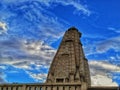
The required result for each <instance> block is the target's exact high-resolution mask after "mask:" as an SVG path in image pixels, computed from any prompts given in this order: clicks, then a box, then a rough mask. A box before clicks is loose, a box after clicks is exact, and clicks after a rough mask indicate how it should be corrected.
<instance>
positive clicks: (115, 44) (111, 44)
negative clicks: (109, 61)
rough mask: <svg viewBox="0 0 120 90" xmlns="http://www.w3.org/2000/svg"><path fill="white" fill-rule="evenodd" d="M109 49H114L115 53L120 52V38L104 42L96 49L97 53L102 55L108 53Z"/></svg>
mask: <svg viewBox="0 0 120 90" xmlns="http://www.w3.org/2000/svg"><path fill="white" fill-rule="evenodd" d="M109 49H114V50H115V51H119V50H120V37H114V38H110V39H108V40H104V41H102V42H100V43H99V44H98V45H97V48H96V50H97V52H100V53H103V52H106V51H107V50H109Z"/></svg>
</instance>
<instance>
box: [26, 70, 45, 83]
mask: <svg viewBox="0 0 120 90" xmlns="http://www.w3.org/2000/svg"><path fill="white" fill-rule="evenodd" d="M27 73H28V74H29V75H30V77H31V78H33V79H34V80H36V81H37V82H45V80H46V77H47V73H40V74H36V73H32V72H27Z"/></svg>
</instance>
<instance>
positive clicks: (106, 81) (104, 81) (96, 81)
mask: <svg viewBox="0 0 120 90" xmlns="http://www.w3.org/2000/svg"><path fill="white" fill-rule="evenodd" d="M91 83H92V86H118V84H117V83H116V82H113V81H112V79H111V78H109V77H107V76H103V75H99V74H97V75H95V76H91Z"/></svg>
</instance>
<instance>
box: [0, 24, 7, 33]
mask: <svg viewBox="0 0 120 90" xmlns="http://www.w3.org/2000/svg"><path fill="white" fill-rule="evenodd" d="M2 33H7V24H6V23H4V22H0V34H2Z"/></svg>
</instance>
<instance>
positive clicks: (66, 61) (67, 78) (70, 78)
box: [0, 27, 119, 90]
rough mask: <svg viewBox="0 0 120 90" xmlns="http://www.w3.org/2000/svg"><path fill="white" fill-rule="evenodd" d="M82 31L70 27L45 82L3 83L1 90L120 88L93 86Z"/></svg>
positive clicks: (99, 89)
mask: <svg viewBox="0 0 120 90" xmlns="http://www.w3.org/2000/svg"><path fill="white" fill-rule="evenodd" d="M81 35H82V34H81V33H80V32H79V31H78V29H76V28H75V27H71V28H69V29H68V30H67V31H66V32H65V34H64V36H63V39H62V41H61V44H60V46H59V48H58V50H57V52H56V54H55V56H54V58H53V61H52V63H51V66H50V69H49V72H48V75H47V79H46V82H45V83H34V84H30V83H28V84H1V85H0V90H119V88H118V87H113V86H111V87H105V86H96V87H92V86H91V79H90V71H89V65H88V60H87V59H86V57H85V55H84V51H83V48H82V43H81V41H80V38H81Z"/></svg>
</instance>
